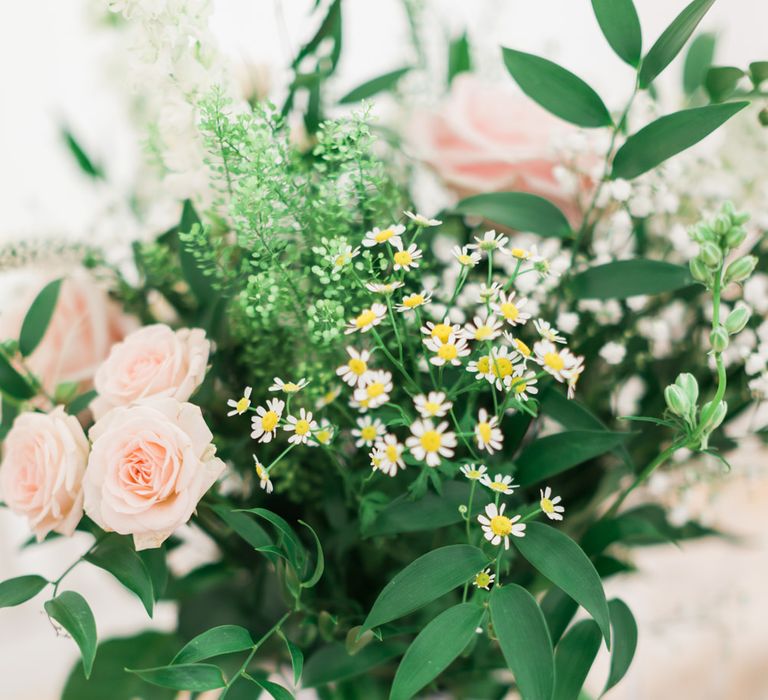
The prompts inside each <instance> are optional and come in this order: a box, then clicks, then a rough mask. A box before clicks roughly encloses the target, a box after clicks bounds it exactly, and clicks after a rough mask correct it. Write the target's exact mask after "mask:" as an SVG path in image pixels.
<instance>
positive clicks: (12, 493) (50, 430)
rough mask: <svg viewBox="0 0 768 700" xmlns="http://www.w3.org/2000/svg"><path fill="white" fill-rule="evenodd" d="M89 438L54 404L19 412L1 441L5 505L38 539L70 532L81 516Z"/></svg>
mask: <svg viewBox="0 0 768 700" xmlns="http://www.w3.org/2000/svg"><path fill="white" fill-rule="evenodd" d="M87 461H88V440H87V439H86V437H85V433H83V429H82V428H81V427H80V423H78V421H77V419H76V418H75V417H74V416H69V415H67V414H66V413H65V412H64V409H63V408H62V407H61V406H59V407H57V408H55V409H54V410H53V411H51V412H50V413H47V414H46V413H31V412H30V413H22V414H21V415H20V416H19V417H18V418H16V420H15V421H14V423H13V427H12V428H11V430H10V431H9V433H8V435H7V436H6V438H5V443H4V445H3V462H2V464H1V465H0V486H2V491H3V498H4V499H5V502H6V503H7V504H8V507H9V508H10V509H11V510H12V511H13V512H14V513H17V514H18V515H24V516H26V517H27V519H28V520H29V526H30V529H31V530H32V532H33V533H34V534H35V536H36V537H37V539H38V541H40V540H42V539H43V538H44V537H45V536H46V535H47V534H48V533H49V532H50V531H51V530H54V531H55V532H58V533H60V534H62V535H67V536H69V535H71V534H72V533H73V532H74V531H75V527H77V524H78V523H79V522H80V518H82V517H83V486H82V482H83V475H84V474H85V465H86V463H87Z"/></svg>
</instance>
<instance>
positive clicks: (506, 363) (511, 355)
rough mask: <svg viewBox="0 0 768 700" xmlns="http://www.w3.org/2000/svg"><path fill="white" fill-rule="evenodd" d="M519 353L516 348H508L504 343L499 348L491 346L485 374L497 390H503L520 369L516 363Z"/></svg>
mask: <svg viewBox="0 0 768 700" xmlns="http://www.w3.org/2000/svg"><path fill="white" fill-rule="evenodd" d="M519 359H520V355H519V354H518V353H517V351H516V350H510V349H509V348H508V347H506V346H505V345H504V346H502V347H500V348H491V357H490V360H489V362H488V373H487V374H486V375H485V378H486V380H487V381H488V382H489V383H490V384H494V385H495V386H496V388H497V389H498V390H499V391H504V389H505V386H506V384H507V383H508V382H509V381H510V379H511V378H512V377H513V376H515V374H517V373H518V372H519V371H520V370H519V369H518V368H519V367H520V366H521V365H519V364H517V361H518V360H519Z"/></svg>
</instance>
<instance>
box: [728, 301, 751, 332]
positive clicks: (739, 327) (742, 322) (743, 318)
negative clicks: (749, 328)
mask: <svg viewBox="0 0 768 700" xmlns="http://www.w3.org/2000/svg"><path fill="white" fill-rule="evenodd" d="M750 316H752V310H751V309H750V308H749V307H748V306H743V305H742V306H737V307H736V308H735V309H734V310H733V311H731V313H729V314H728V318H726V319H725V324H724V326H725V330H726V331H728V333H730V334H731V335H733V334H734V333H740V332H741V331H743V330H744V326H746V325H747V323H748V322H749V318H750Z"/></svg>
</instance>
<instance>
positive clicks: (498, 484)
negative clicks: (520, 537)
mask: <svg viewBox="0 0 768 700" xmlns="http://www.w3.org/2000/svg"><path fill="white" fill-rule="evenodd" d="M491 490H492V491H500V492H501V493H504V491H506V490H507V485H506V484H505V483H504V482H503V481H492V482H491ZM507 519H509V518H507Z"/></svg>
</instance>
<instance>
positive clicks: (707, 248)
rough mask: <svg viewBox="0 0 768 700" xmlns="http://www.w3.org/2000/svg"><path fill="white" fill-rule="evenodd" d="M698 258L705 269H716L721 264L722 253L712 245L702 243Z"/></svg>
mask: <svg viewBox="0 0 768 700" xmlns="http://www.w3.org/2000/svg"><path fill="white" fill-rule="evenodd" d="M699 258H701V260H702V261H703V262H704V264H705V265H706V266H707V267H710V268H716V267H719V266H720V263H721V262H723V252H722V251H721V250H720V247H719V246H717V245H715V244H714V243H702V245H701V250H700V251H699Z"/></svg>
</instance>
